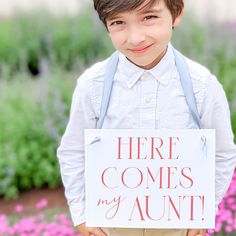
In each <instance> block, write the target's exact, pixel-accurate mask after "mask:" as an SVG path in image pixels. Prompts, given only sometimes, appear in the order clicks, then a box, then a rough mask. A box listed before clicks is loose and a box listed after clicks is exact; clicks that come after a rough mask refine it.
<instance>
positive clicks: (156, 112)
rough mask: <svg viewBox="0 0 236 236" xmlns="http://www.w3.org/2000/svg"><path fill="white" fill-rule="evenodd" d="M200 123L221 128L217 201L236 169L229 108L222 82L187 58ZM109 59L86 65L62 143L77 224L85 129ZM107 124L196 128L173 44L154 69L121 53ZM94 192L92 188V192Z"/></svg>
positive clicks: (92, 121)
mask: <svg viewBox="0 0 236 236" xmlns="http://www.w3.org/2000/svg"><path fill="white" fill-rule="evenodd" d="M186 61H187V64H188V67H189V72H190V76H191V78H192V83H193V90H194V94H195V98H196V102H197V108H198V112H199V114H200V119H201V127H202V128H203V129H204V128H207V129H215V130H216V206H217V205H218V203H219V202H220V200H221V198H222V196H223V194H224V193H225V192H226V190H227V188H228V186H229V183H230V180H231V178H232V174H233V171H234V168H235V160H236V147H235V145H234V142H233V133H232V129H231V122H230V113H229V107H228V103H227V100H226V96H225V93H224V91H223V89H222V86H221V85H220V83H219V82H218V81H217V79H216V78H215V77H214V76H213V75H212V74H211V73H210V72H209V71H208V70H207V69H206V68H205V67H203V66H201V65H199V64H197V63H195V62H193V61H191V60H189V59H187V58H186ZM107 62H108V60H105V61H102V62H99V63H97V64H95V65H93V66H92V67H91V68H89V69H88V70H86V71H85V72H84V73H83V74H82V75H81V77H80V78H79V79H78V83H77V86H76V89H75V91H74V94H73V99H72V106H71V113H70V119H69V123H68V125H67V128H66V131H65V133H64V135H63V137H62V140H61V144H60V146H59V148H58V153H57V154H58V159H59V163H60V168H61V175H62V181H63V184H64V187H65V195H66V198H67V201H68V205H69V208H70V212H71V216H72V220H73V223H74V225H79V224H81V223H83V222H85V186H84V185H85V181H84V168H85V167H84V162H85V160H84V159H85V157H84V129H87V128H96V122H97V119H98V117H99V112H100V105H101V98H102V89H103V79H104V73H105V67H106V64H107ZM103 128H106V129H110V128H119V129H159V128H168V129H191V128H195V125H194V122H193V119H192V116H191V114H190V113H189V110H188V106H187V104H186V100H185V95H184V92H183V89H182V86H181V83H180V78H179V74H178V72H177V68H176V65H175V60H174V54H173V50H172V46H171V45H169V46H168V50H167V52H166V54H165V56H164V57H163V59H162V60H161V61H160V62H159V63H158V65H156V66H155V67H154V68H152V69H150V70H144V69H142V68H139V67H137V66H136V65H134V64H132V63H131V62H130V61H128V60H127V59H126V57H125V56H124V55H122V54H119V64H118V68H117V72H116V74H115V77H114V84H113V88H112V94H111V98H110V103H109V107H108V111H107V115H106V117H105V120H104V124H103ZM91 194H93V193H91Z"/></svg>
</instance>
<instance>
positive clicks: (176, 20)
mask: <svg viewBox="0 0 236 236" xmlns="http://www.w3.org/2000/svg"><path fill="white" fill-rule="evenodd" d="M183 15H184V8H183V9H182V11H181V13H180V14H179V15H178V16H177V17H176V18H175V20H174V22H173V27H174V28H175V27H176V26H178V25H179V24H180V22H181V20H182V17H183Z"/></svg>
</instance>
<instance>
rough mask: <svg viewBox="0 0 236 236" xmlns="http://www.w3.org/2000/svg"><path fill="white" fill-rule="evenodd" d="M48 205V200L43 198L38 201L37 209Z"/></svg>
mask: <svg viewBox="0 0 236 236" xmlns="http://www.w3.org/2000/svg"><path fill="white" fill-rule="evenodd" d="M47 205H48V200H47V199H45V198H43V199H41V200H40V201H38V202H37V203H36V205H35V207H36V208H37V209H43V208H45V207H47Z"/></svg>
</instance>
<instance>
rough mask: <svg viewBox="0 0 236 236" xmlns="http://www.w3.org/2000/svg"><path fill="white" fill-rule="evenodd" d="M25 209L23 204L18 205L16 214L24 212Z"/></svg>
mask: <svg viewBox="0 0 236 236" xmlns="http://www.w3.org/2000/svg"><path fill="white" fill-rule="evenodd" d="M23 209H24V207H23V205H21V204H17V205H16V206H15V212H17V213H21V212H22V211H23Z"/></svg>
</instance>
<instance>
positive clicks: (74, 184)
mask: <svg viewBox="0 0 236 236" xmlns="http://www.w3.org/2000/svg"><path fill="white" fill-rule="evenodd" d="M90 91H91V88H90V84H89V80H87V78H86V75H85V74H83V75H82V76H81V77H80V78H79V79H78V82H77V86H76V88H75V91H74V93H73V97H72V104H71V111H70V118H69V122H68V125H67V127H66V130H65V133H64V135H63V137H62V139H61V143H60V146H59V147H58V150H57V157H58V160H59V165H60V170H61V177H62V182H63V185H64V188H65V196H66V198H67V203H68V205H69V209H70V213H71V217H72V221H73V224H74V225H75V226H76V225H79V224H81V223H84V222H85V179H84V165H85V157H84V129H86V128H95V127H96V119H95V115H94V112H93V109H92V101H91V96H90Z"/></svg>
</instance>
